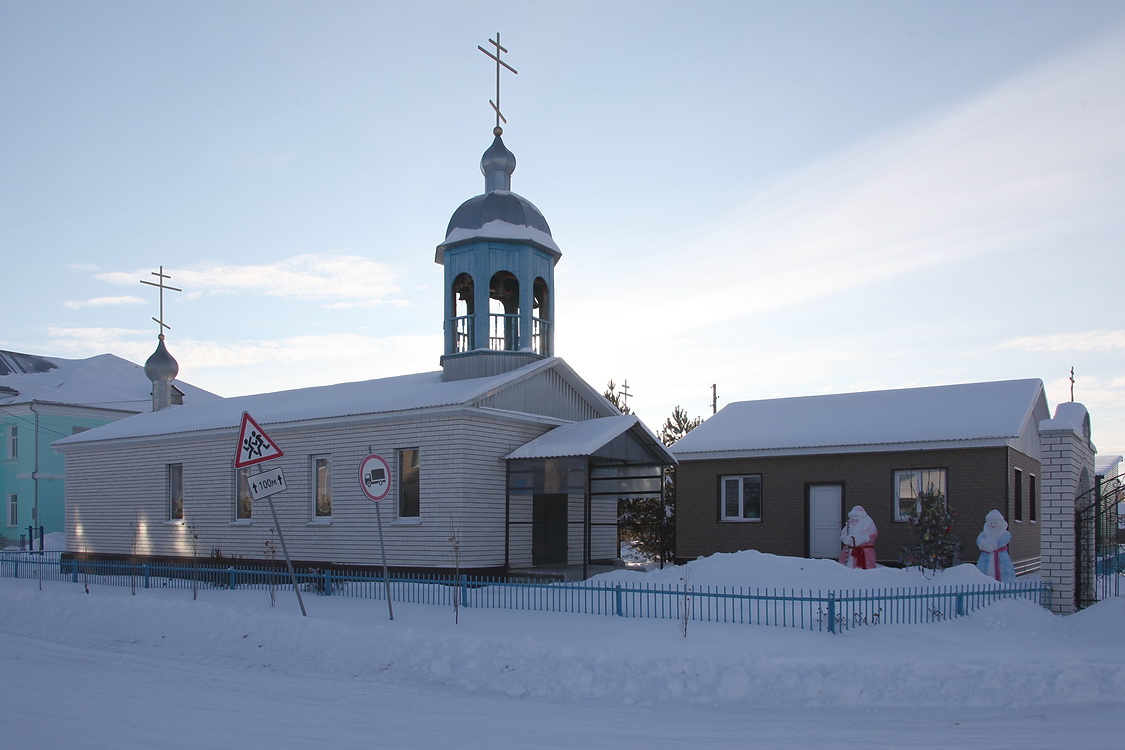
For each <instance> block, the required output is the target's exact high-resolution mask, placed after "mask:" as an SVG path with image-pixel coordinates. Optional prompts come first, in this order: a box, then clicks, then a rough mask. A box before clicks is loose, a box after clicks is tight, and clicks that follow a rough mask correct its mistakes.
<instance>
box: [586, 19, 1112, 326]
mask: <svg viewBox="0 0 1125 750" xmlns="http://www.w3.org/2000/svg"><path fill="white" fill-rule="evenodd" d="M1122 68H1125V33H1123V32H1122V31H1118V32H1117V33H1116V34H1114V35H1113V36H1112V38H1110V39H1108V40H1107V41H1105V42H1103V43H1101V44H1098V45H1095V46H1093V47H1091V48H1089V49H1087V50H1085V51H1083V52H1081V53H1078V54H1076V55H1074V56H1072V57H1068V58H1064V59H1061V60H1056V61H1053V62H1052V63H1050V64H1048V65H1046V66H1043V67H1041V68H1039V69H1036V70H1034V71H1032V72H1030V73H1027V74H1025V75H1023V76H1021V77H1018V78H1015V79H1013V80H1011V81H1009V82H1007V83H1006V84H1002V85H1000V86H998V87H996V88H995V89H993V90H992V91H990V92H987V93H985V94H983V95H981V96H979V97H977V98H975V99H973V100H969V101H966V102H963V103H961V104H960V105H958V106H955V107H952V108H949V109H947V110H945V111H942V112H940V113H937V114H935V115H931V116H930V117H928V118H926V119H923V120H920V121H918V122H915V123H912V124H911V125H910V126H908V127H905V128H901V129H898V130H895V131H891V132H888V133H885V134H882V135H880V136H878V137H876V138H874V139H872V140H870V141H868V142H867V143H864V144H862V145H860V146H857V147H856V148H853V149H851V150H849V151H848V152H845V153H841V154H838V155H836V156H834V157H831V158H829V159H826V160H824V161H822V162H821V163H818V164H815V165H813V166H812V167H810V168H808V169H806V170H804V171H802V172H800V173H798V174H796V175H794V176H793V177H792V178H790V179H789V180H787V181H785V182H784V183H782V184H779V185H777V186H775V187H774V188H773V189H771V190H769V191H767V192H765V193H763V194H761V195H758V196H756V197H754V198H753V199H752V200H750V201H749V202H747V203H746V204H745V205H743V206H742V207H741V208H740V209H739V210H737V211H735V212H732V213H731V214H729V215H728V216H726V217H723V218H722V219H721V220H719V221H717V222H715V223H713V224H712V225H710V226H705V227H697V228H696V232H695V239H694V241H692V242H691V243H690V244H689V245H687V246H686V247H685V245H684V244H682V243H676V244H674V245H673V244H665V243H661V244H662V245H664V247H663V248H661V249H660V250H659V252H654V247H653V246H652V244H650V245H649V246H647V248H645V252H646V264H647V265H648V267H650V268H654V269H659V270H655V271H652V272H647V273H646V272H645V271H644V270H643V269H642V270H641V271H639V272H638V274H637V276H640V275H641V274H645V275H646V276H649V277H650V278H649V279H648V283H651V284H653V285H654V286H655V288H669V289H675V290H676V294H674V295H668V297H667V298H666V299H664V300H663V301H662V304H661V308H662V309H661V312H660V316H661V318H662V321H661V324H662V325H664V326H666V328H665V330H690V329H693V328H698V327H700V326H706V325H708V324H712V323H715V322H718V321H722V320H728V319H732V318H737V317H741V316H745V315H748V314H752V313H761V312H764V311H770V310H777V309H780V308H784V307H787V306H791V305H794V304H800V303H805V302H809V301H811V300H815V299H823V298H827V297H829V296H832V295H838V294H840V293H842V292H845V291H848V290H852V289H856V288H860V287H863V286H867V285H870V284H873V283H875V282H879V281H886V280H888V279H893V278H905V279H911V278H915V277H917V276H918V275H919V273H920V272H921V271H924V270H926V269H930V268H935V267H938V266H944V265H950V264H955V263H966V262H969V261H971V260H972V259H974V258H978V257H983V256H988V255H994V254H998V253H1005V252H1026V251H1029V250H1031V249H1037V248H1043V247H1047V246H1050V245H1051V243H1056V244H1055V246H1056V247H1061V246H1064V243H1065V242H1067V241H1070V240H1071V238H1072V237H1073V236H1074V235H1075V234H1077V233H1079V232H1089V231H1091V230H1092V229H1094V228H1098V227H1102V226H1104V225H1106V224H1107V223H1109V222H1112V221H1117V217H1118V216H1119V212H1120V199H1121V198H1122V196H1123V195H1125V181H1123V179H1122V175H1123V174H1125V129H1122V128H1121V127H1120V123H1121V122H1122V121H1125V77H1122V76H1121V75H1120V70H1122ZM677 258H679V259H683V258H690V259H691V264H692V267H693V268H694V269H697V270H696V272H695V273H694V275H693V278H699V279H702V278H703V277H704V275H706V274H705V273H704V272H702V271H699V270H698V269H707V268H711V269H716V271H717V272H716V273H713V274H709V275H706V281H705V282H704V283H698V284H685V283H684V282H683V280H682V279H680V278H677V279H676V280H674V281H673V280H672V278H671V276H670V274H672V273H675V274H680V273H681V268H682V262H676V260H675V259H677ZM720 270H721V272H719V271H720ZM610 304H611V305H615V306H616V307H617V308H618V309H617V310H606V309H605V307H604V305H603V304H602V302H601V301H599V309H598V310H597V313H598V315H599V317H600V316H603V315H606V314H610V315H612V314H615V313H620V314H627V312H628V308H629V306H631V305H632V302H631V301H629V300H618V301H617V302H616V303H615V302H613V301H610ZM668 326H670V328H668Z"/></svg>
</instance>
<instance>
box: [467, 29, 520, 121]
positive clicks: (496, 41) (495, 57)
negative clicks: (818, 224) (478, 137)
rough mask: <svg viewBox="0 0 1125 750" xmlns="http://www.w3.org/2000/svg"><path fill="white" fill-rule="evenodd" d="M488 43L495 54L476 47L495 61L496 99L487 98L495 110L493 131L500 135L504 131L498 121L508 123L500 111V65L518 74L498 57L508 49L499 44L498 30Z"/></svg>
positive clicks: (478, 46) (517, 72)
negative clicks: (493, 48)
mask: <svg viewBox="0 0 1125 750" xmlns="http://www.w3.org/2000/svg"><path fill="white" fill-rule="evenodd" d="M488 43H489V44H491V45H492V46H494V47H495V48H496V54H495V55H494V54H492V53H491V52H489V51H488V50H486V49H485V48H484V47H482V46H480V45H479V44H478V45H477V49H479V50H480V51H481V52H483V53H484V54H486V55H488V56H489V57H491V58H492V59H493V60H495V61H496V101H492V100H491V99H489V100H488V103H489V104H491V105H492V108H493V109H494V110H496V128H495V130H494V132H495V134H496V135H500V134H502V133H503V132H504V131H503V129H502V128H501V127H500V122H501V121H503V123H504V124H505V125H507V124H508V120H507V119H506V118H505V117H504V115H503V114H501V113H500V68H501V66H503V67H505V68H507V69H508V70H510V71H512V72H513V73H515V74H516V75H519V71H518V70H516V69H515V68H513V67H512V66H511V65H509V64H508V63H506V62H504V61H503V60H501V59H500V55H502V54H503V53H505V52H507V51H508V50H506V49H505V48H504V47H501V46H500V32H499V31H497V32H496V38H495V39H489V40H488Z"/></svg>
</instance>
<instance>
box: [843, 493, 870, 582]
mask: <svg viewBox="0 0 1125 750" xmlns="http://www.w3.org/2000/svg"><path fill="white" fill-rule="evenodd" d="M878 536H879V531H878V529H876V528H875V522H874V521H872V520H871V516H869V515H867V511H865V510H864V509H863V506H862V505H857V506H855V507H854V508H852V510H851V512H850V513H848V525H847V526H845V527H844V528H843V530H842V531H841V532H840V542H841V543H842V544H843V545H844V546H843V548H842V549H841V550H840V564H841V565H847V566H848V567H849V568H861V569H863V570H871V569H872V568H874V567H875V539H876V538H877V537H878Z"/></svg>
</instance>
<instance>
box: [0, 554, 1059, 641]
mask: <svg viewBox="0 0 1125 750" xmlns="http://www.w3.org/2000/svg"><path fill="white" fill-rule="evenodd" d="M0 577H5V578H39V579H41V580H54V581H71V582H74V583H79V582H86V583H98V584H103V585H110V586H133V587H136V588H156V587H162V588H180V589H190V588H193V587H206V588H227V589H238V588H254V589H266V588H270V587H277V588H282V587H285V586H288V585H290V580H289V577H288V575H287V574H286V573H285V572H284V571H282V570H277V569H265V568H237V567H233V566H217V565H211V564H203V563H200V564H198V565H193V564H191V563H188V564H170V563H131V562H123V561H96V560H72V559H62V555H61V553H60V552H43V553H32V552H0ZM297 580H298V585H299V586H301V588H302V589H303V590H307V591H316V592H317V593H320V594H324V595H335V596H350V597H357V598H364V599H385V598H386V588H387V587H386V586H385V584H384V581H383V577H382V575H381V574H380V573H376V572H367V571H353V570H327V569H326V570H304V571H300V572H298V573H297ZM390 584H391V585H390V588H391V596H392V597H393V598H394V601H396V602H406V603H411V604H436V605H444V606H452V605H453V602H454V597H457V598H458V603H459V604H460V606H462V607H472V608H482V609H483V608H488V609H511V610H528V611H540V612H567V613H576V614H593V615H612V616H617V617H633V618H648V619H671V620H685V621H694V622H724V623H741V624H748V625H773V626H778V627H787V628H798V629H801V630H819V631H827V632H830V633H839V632H841V631H843V630H848V629H850V628H855V627H861V626H871V625H880V624H912V623H924V622H937V621H941V620H946V619H949V618H953V617H962V616H964V615H967V614H969V613H970V612H972V611H974V610H977V609H980V608H981V607H984V606H986V605H988V604H991V603H992V602H994V601H997V600H999V599H1027V600H1030V601H1033V602H1035V603H1037V604H1040V605H1042V606H1045V607H1046V606H1049V605H1050V595H1051V591H1050V587H1049V586H1048V585H1047V584H1044V583H1040V582H1038V581H1028V582H1017V583H1009V584H996V585H989V584H984V585H974V586H920V587H914V588H881V589H862V590H849V591H827V592H824V591H814V590H810V591H805V590H790V589H770V588H735V587H714V586H697V585H686V586H685V585H676V584H654V583H640V582H637V583H621V582H612V581H610V582H600V581H580V582H573V583H557V582H543V581H537V580H526V579H523V580H521V579H510V578H491V577H480V576H459V577H454V576H444V577H442V576H430V575H425V574H399V575H392V576H391V577H390Z"/></svg>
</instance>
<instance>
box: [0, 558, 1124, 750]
mask: <svg viewBox="0 0 1125 750" xmlns="http://www.w3.org/2000/svg"><path fill="white" fill-rule="evenodd" d="M782 564H787V563H782ZM804 566H805V567H806V568H807V567H808V563H807V562H806V563H804ZM757 575H759V576H761V575H764V573H763V572H762V571H759V572H758V573H757ZM888 575H890V574H888ZM307 604H308V609H309V613H310V617H309V618H307V619H306V618H302V617H300V616H299V614H297V609H296V605H295V602H294V601H293V600H292V595H291V593H290V594H289V596H288V597H287V596H285V595H284V593H279V598H278V601H277V606H276V607H273V608H271V607H270V605H269V597H268V594H267V593H266V592H263V591H242V590H240V591H234V592H232V591H223V590H209V589H205V590H203V591H201V593H200V596H199V600H198V601H193V599H192V597H191V592H190V591H184V590H178V591H170V590H148V591H144V590H142V591H141V592H139V594H138V596H135V597H134V596H130V594H129V589H128V588H109V587H95V586H91V588H90V594H89V595H87V594H85V593H84V589H83V587H82V585H81V584H71V583H45V584H44V588H43V590H42V591H40V590H39V589H38V587H37V585H36V583H35V582H34V581H27V580H20V581H13V580H8V579H0V612H2V613H3V615H2V616H0V675H3V678H2V682H0V707H2V711H3V718H4V726H5V732H4V734H5V736H4V740H5V746H7V747H27V746H35V747H45V748H64V747H66V748H71V747H73V748H83V749H91V750H93V749H96V748H114V749H115V750H116V749H119V748H146V749H147V748H185V749H187V748H191V749H192V750H198V749H199V748H212V747H214V748H270V749H271V750H285V749H287V748H319V747H326V748H426V749H428V750H441V749H444V748H458V749H462V748H489V749H491V750H509V749H511V750H515V749H516V748H519V749H520V750H526V749H527V748H583V749H584V750H598V749H600V748H614V749H616V748H621V747H638V748H642V747H643V748H645V750H663V749H664V748H747V747H751V748H794V749H795V750H804V749H805V748H808V749H810V750H811V749H812V748H816V749H817V750H821V749H822V748H828V747H831V748H853V747H854V748H906V747H909V748H923V749H926V748H934V749H936V748H943V750H944V749H945V748H948V747H989V748H1013V750H1015V749H1016V748H1020V749H1023V750H1027V749H1029V748H1030V749H1035V748H1052V749H1053V748H1059V747H1065V746H1067V745H1070V744H1073V743H1074V742H1075V741H1076V740H1081V742H1082V743H1083V744H1086V743H1092V744H1095V745H1100V746H1106V747H1112V746H1119V744H1120V737H1121V726H1122V717H1123V715H1125V648H1122V646H1121V645H1120V640H1121V633H1122V632H1125V607H1123V604H1125V603H1123V602H1122V601H1121V600H1115V601H1110V602H1105V603H1103V604H1101V605H1099V606H1098V607H1095V608H1093V609H1092V610H1088V611H1087V612H1084V613H1081V614H1079V615H1077V616H1073V617H1066V618H1062V617H1055V616H1051V615H1049V614H1047V613H1045V612H1044V611H1042V610H1040V609H1038V608H1037V607H1035V605H1032V604H1030V603H1027V602H1006V603H1002V604H998V605H993V607H991V608H989V609H988V610H985V611H983V612H981V613H978V614H976V615H974V616H972V617H968V618H963V619H960V620H956V621H953V622H946V623H936V624H931V625H921V626H886V627H883V628H864V629H860V630H857V631H852V632H850V633H848V634H845V635H841V636H832V635H828V634H822V633H807V632H799V631H791V630H782V629H778V628H770V627H756V626H738V625H704V624H698V623H697V624H693V625H692V627H691V630H690V632H689V636H688V638H686V639H685V638H682V637H681V636H680V634H679V629H678V624H677V623H675V622H669V621H637V620H625V619H622V618H615V617H595V616H581V615H546V614H538V613H525V612H511V611H503V612H496V611H487V610H467V611H462V613H461V622H460V624H457V625H455V624H454V623H453V617H452V612H451V611H450V610H448V609H444V608H440V607H428V606H411V605H405V604H400V605H398V606H396V608H395V615H396V617H395V621H394V622H389V621H388V620H387V612H386V608H385V605H384V604H383V603H381V602H373V601H368V600H356V599H346V598H343V597H317V596H312V597H309V600H308V601H307Z"/></svg>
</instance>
